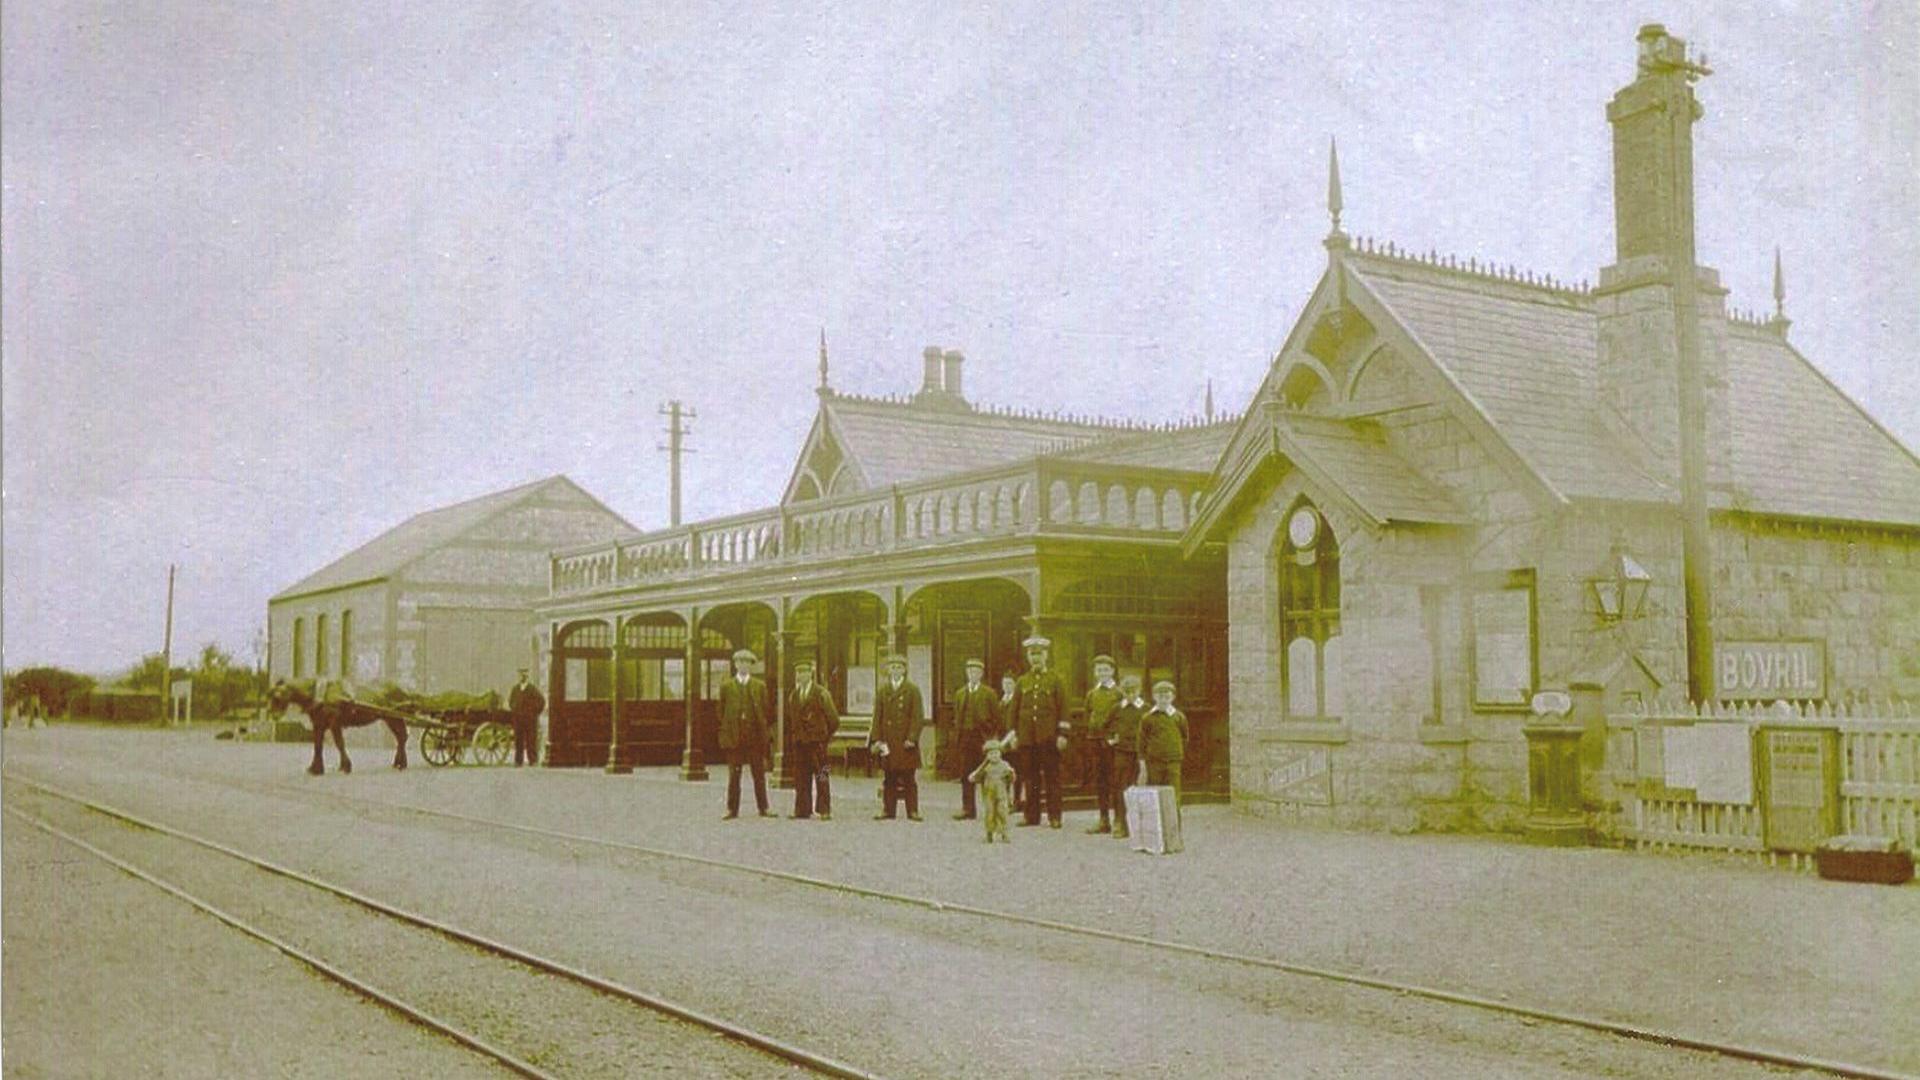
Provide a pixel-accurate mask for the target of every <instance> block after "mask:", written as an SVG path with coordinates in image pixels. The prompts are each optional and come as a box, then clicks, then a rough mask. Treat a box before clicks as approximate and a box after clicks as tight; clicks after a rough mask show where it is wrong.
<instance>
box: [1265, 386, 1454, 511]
mask: <svg viewBox="0 0 1920 1080" xmlns="http://www.w3.org/2000/svg"><path fill="white" fill-rule="evenodd" d="M1274 434H1275V438H1276V442H1277V444H1278V449H1279V450H1280V451H1281V452H1282V453H1284V454H1286V455H1287V456H1288V457H1289V458H1292V459H1293V460H1294V461H1295V462H1296V463H1297V464H1298V465H1300V466H1301V468H1302V469H1303V470H1304V471H1306V472H1307V473H1308V474H1309V475H1311V474H1313V473H1316V472H1318V473H1319V474H1321V475H1320V476H1319V477H1318V479H1319V480H1320V481H1321V483H1322V484H1326V485H1328V486H1331V487H1335V488H1337V489H1338V490H1339V491H1340V492H1341V493H1342V494H1344V495H1345V496H1346V497H1347V498H1349V499H1351V500H1353V502H1354V503H1355V505H1357V506H1358V507H1359V508H1360V510H1361V511H1362V512H1363V513H1365V514H1366V516H1368V517H1370V518H1372V519H1373V520H1374V521H1376V522H1388V521H1418V522H1443V523H1458V522H1464V521H1466V520H1467V515H1466V514H1465V513H1464V512H1462V511H1461V509H1460V507H1458V506H1456V505H1455V504H1454V502H1453V500H1452V499H1451V498H1449V497H1448V496H1447V495H1446V493H1445V492H1444V491H1442V490H1441V489H1440V488H1439V487H1438V486H1436V485H1434V484H1432V483H1429V482H1428V481H1427V480H1426V479H1425V478H1424V477H1422V476H1421V475H1420V474H1419V473H1418V472H1416V471H1414V469H1413V467H1412V466H1410V465H1408V464H1407V463H1406V462H1405V461H1404V460H1402V459H1401V458H1400V457H1399V456H1398V455H1396V454H1395V453H1394V452H1393V451H1392V450H1391V449H1389V448H1388V447H1387V441H1386V436H1385V435H1384V434H1382V433H1381V431H1380V427H1379V425H1378V424H1374V423H1370V422H1363V421H1343V420H1335V419H1330V418H1324V417H1316V416H1308V415H1306V414H1304V413H1293V412H1281V413H1278V414H1277V415H1276V416H1275V419H1274Z"/></svg>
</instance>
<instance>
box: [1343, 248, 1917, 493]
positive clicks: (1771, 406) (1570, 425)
mask: <svg viewBox="0 0 1920 1080" xmlns="http://www.w3.org/2000/svg"><path fill="white" fill-rule="evenodd" d="M1345 261H1346V265H1347V266H1348V268H1349V269H1350V271H1351V274H1352V280H1354V281H1356V282H1358V283H1359V285H1360V286H1361V288H1362V289H1364V290H1365V292H1366V293H1368V294H1370V295H1371V297H1372V298H1373V299H1374V300H1376V301H1377V302H1378V303H1379V305H1381V306H1382V307H1383V308H1384V309H1385V311H1386V313H1387V314H1388V315H1389V317H1391V319H1392V320H1393V321H1394V322H1396V323H1397V324H1398V325H1399V326H1400V328H1401V329H1403V330H1404V331H1405V332H1406V333H1407V334H1408V336H1410V337H1412V338H1413V339H1414V340H1415V341H1416V342H1417V343H1418V344H1419V345H1420V346H1421V347H1422V348H1423V349H1424V351H1425V352H1426V353H1427V354H1428V355H1429V356H1430V357H1431V358H1432V360H1433V361H1434V362H1435V363H1436V364H1437V365H1438V366H1439V367H1440V369H1441V370H1442V371H1443V372H1444V373H1445V375H1446V376H1447V377H1448V378H1449V379H1450V380H1451V381H1452V382H1453V383H1454V385H1455V387H1456V388H1457V390H1458V391H1459V392H1460V393H1461V394H1462V395H1463V396H1464V397H1465V398H1466V399H1467V400H1468V401H1469V402H1470V403H1471V404H1472V406H1473V407H1474V408H1476V409H1477V410H1479V412H1480V413H1481V414H1482V415H1483V416H1485V417H1486V419H1487V421H1488V422H1489V424H1490V425H1491V427H1492V429H1493V431H1494V432H1495V434H1496V436H1497V437H1498V438H1500V439H1501V440H1504V441H1505V442H1506V444H1507V445H1508V446H1509V447H1510V448H1511V449H1512V450H1513V451H1514V453H1515V454H1516V455H1518V457H1519V458H1520V459H1521V461H1522V462H1524V463H1525V465H1526V466H1527V467H1528V468H1529V469H1530V470H1532V471H1533V472H1534V474H1535V475H1536V476H1538V477H1539V478H1540V479H1541V481H1542V482H1544V483H1545V484H1546V485H1547V486H1548V487H1549V488H1550V489H1551V490H1552V491H1554V492H1555V493H1557V494H1559V495H1561V496H1563V497H1566V498H1576V499H1577V498H1593V499H1620V500H1631V501H1650V502H1662V503H1670V502H1676V501H1678V498H1679V496H1678V492H1677V491H1676V490H1675V489H1674V487H1673V486H1672V485H1669V484H1665V483H1662V482H1660V481H1659V480H1657V479H1654V478H1651V477H1649V476H1647V475H1645V474H1644V473H1642V472H1641V471H1640V470H1639V469H1637V468H1636V467H1635V465H1634V464H1633V462H1634V460H1635V458H1636V454H1635V453H1633V452H1631V450H1630V448H1628V447H1625V446H1623V445H1622V444H1621V443H1620V442H1619V441H1618V439H1617V438H1616V437H1614V436H1613V435H1612V434H1611V433H1609V432H1608V431H1606V430H1605V429H1603V428H1602V427H1601V425H1600V422H1599V419H1598V417H1599V411H1598V410H1596V409H1594V408H1593V407H1592V404H1593V402H1594V401H1595V400H1597V398H1598V396H1599V389H1598V386H1599V374H1598V365H1599V346H1598V341H1599V322H1598V317H1597V315H1596V314H1595V311H1594V307H1593V301H1592V299H1591V298H1590V297H1588V296H1586V295H1585V294H1582V293H1576V292H1572V291H1568V290H1563V289H1554V288H1546V287H1530V286H1527V285H1524V284H1521V283H1518V282H1513V281H1509V280H1490V279H1488V278H1487V277H1485V276H1484V275H1477V274H1472V273H1468V272H1464V271H1453V270H1449V269H1446V268H1441V267H1436V266H1433V265H1431V264H1426V263H1411V262H1407V261H1402V260H1396V259H1391V258H1384V257H1373V256H1364V255H1359V254H1350V255H1348V256H1347V257H1346V260H1345ZM1724 358H1725V362H1726V366H1727V407H1728V413H1729V418H1730V421H1731V427H1732V432H1731V442H1732V445H1731V446H1730V447H1720V448H1714V447H1710V448H1709V457H1710V460H1711V461H1712V463H1713V464H1712V475H1711V476H1710V482H1711V484H1712V488H1713V497H1714V498H1715V500H1716V503H1717V504H1718V505H1720V506H1722V507H1729V508H1734V509H1741V510H1748V511H1752V512H1756V513H1770V514H1781V515H1787V516H1795V517H1811V518H1830V519H1838V520H1846V521H1859V522H1873V523H1882V524H1900V525H1915V524H1920V459H1916V458H1915V456H1914V454H1913V453H1912V451H1910V450H1908V449H1907V448H1906V447H1905V446H1903V445H1901V444H1900V442H1899V441H1898V440H1897V439H1895V438H1894V437H1893V436H1892V435H1891V434H1890V433H1888V432H1887V431H1886V430H1885V429H1884V428H1882V427H1881V426H1880V425H1879V424H1877V423H1875V422H1874V421H1873V420H1872V418H1871V417H1869V416H1868V415H1867V414H1866V413H1865V412H1864V411H1863V410H1861V409H1860V407H1859V406H1858V405H1856V404H1855V403H1854V402H1853V401H1852V400H1851V399H1849V398H1848V397H1847V396H1846V395H1845V394H1844V393H1842V392H1841V391H1840V390H1839V388H1837V387H1835V386H1834V385H1833V384H1832V383H1831V382H1829V381H1828V380H1827V379H1826V378H1825V377H1824V376H1822V375H1821V374H1820V373H1819V372H1818V370H1816V369H1815V368H1814V367H1813V366H1812V365H1811V364H1809V363H1808V362H1807V361H1806V359H1805V358H1803V357H1802V356H1800V354H1799V353H1798V352H1797V351H1795V350H1794V349H1793V348H1792V346H1791V345H1789V344H1788V343H1787V342H1786V341H1785V340H1784V339H1783V338H1781V337H1779V336H1777V335H1775V334H1774V333H1773V332H1772V331H1770V330H1767V329H1763V328H1759V327H1750V326H1746V325H1743V324H1740V323H1730V324H1729V326H1728V329H1727V335H1726V349H1725V357H1724Z"/></svg>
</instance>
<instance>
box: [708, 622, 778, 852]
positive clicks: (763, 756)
mask: <svg viewBox="0 0 1920 1080" xmlns="http://www.w3.org/2000/svg"><path fill="white" fill-rule="evenodd" d="M757 659H758V657H755V656H754V655H753V650H751V649H739V650H736V651H735V652H734V654H733V678H731V679H728V680H727V681H725V682H723V683H721V684H720V749H722V750H724V751H726V753H727V814H726V817H724V818H722V819H721V820H723V821H732V820H733V819H734V818H737V817H739V816H740V769H741V767H742V766H747V767H751V768H752V769H753V802H754V805H755V806H757V807H759V809H760V816H761V817H772V816H773V811H772V810H769V809H768V808H767V718H768V716H769V715H770V714H771V713H772V712H773V710H772V709H771V708H770V707H769V706H768V704H767V701H768V699H767V684H766V683H764V682H762V681H760V678H759V676H757V675H755V674H754V673H753V665H754V662H755V660H757Z"/></svg>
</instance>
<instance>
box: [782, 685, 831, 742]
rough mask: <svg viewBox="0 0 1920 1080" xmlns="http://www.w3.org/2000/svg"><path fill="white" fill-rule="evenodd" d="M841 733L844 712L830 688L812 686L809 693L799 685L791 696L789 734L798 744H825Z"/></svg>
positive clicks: (788, 720)
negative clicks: (837, 732) (840, 709)
mask: <svg viewBox="0 0 1920 1080" xmlns="http://www.w3.org/2000/svg"><path fill="white" fill-rule="evenodd" d="M839 730H840V711H839V710H838V709H835V708H834V707H833V695H832V694H831V693H829V692H828V691H827V688H826V687H824V686H822V685H820V684H819V683H817V682H816V683H809V684H808V686H807V692H806V693H804V694H803V693H801V692H800V688H799V687H797V686H796V687H794V689H793V693H791V694H788V695H787V732H788V733H789V735H790V736H791V737H792V739H793V741H794V742H795V743H824V742H826V741H827V740H829V739H831V738H833V733H834V732H836V731H839Z"/></svg>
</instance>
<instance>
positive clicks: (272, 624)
mask: <svg viewBox="0 0 1920 1080" xmlns="http://www.w3.org/2000/svg"><path fill="white" fill-rule="evenodd" d="M387 598H388V586H387V584H386V583H385V582H378V581H376V582H372V583H370V584H366V585H356V586H353V587H351V588H346V589H336V590H333V591H331V592H323V593H315V594H312V595H309V596H298V597H294V598H292V599H290V600H281V601H276V602H274V603H270V604H268V605H267V635H268V639H269V643H270V647H269V652H270V655H269V656H268V658H267V670H268V672H270V673H271V675H272V676H273V677H274V678H276V679H288V678H292V677H293V624H294V620H295V619H300V620H302V621H303V623H304V625H305V634H304V640H303V642H302V645H303V651H304V652H305V654H306V656H305V658H304V661H303V663H304V667H303V670H302V676H303V677H304V678H313V677H314V676H315V674H316V672H315V671H314V667H313V662H314V646H315V640H314V633H315V630H314V627H315V625H316V620H317V617H318V616H320V615H323V614H324V615H325V616H326V617H327V636H328V638H329V641H328V643H327V656H328V665H327V671H326V672H325V673H324V674H326V675H328V676H337V675H339V674H340V671H341V668H340V664H339V657H340V623H341V618H342V616H344V615H345V614H346V613H347V612H349V611H350V612H352V613H353V632H352V635H351V637H350V639H349V642H350V647H351V650H352V652H353V656H352V666H351V669H350V670H349V671H348V672H347V674H348V677H349V678H352V679H354V680H356V681H360V682H379V681H381V680H382V679H385V678H388V677H389V675H388V669H387V657H386V653H385V643H386V640H387V629H388V621H387V620H388V609H387Z"/></svg>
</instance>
